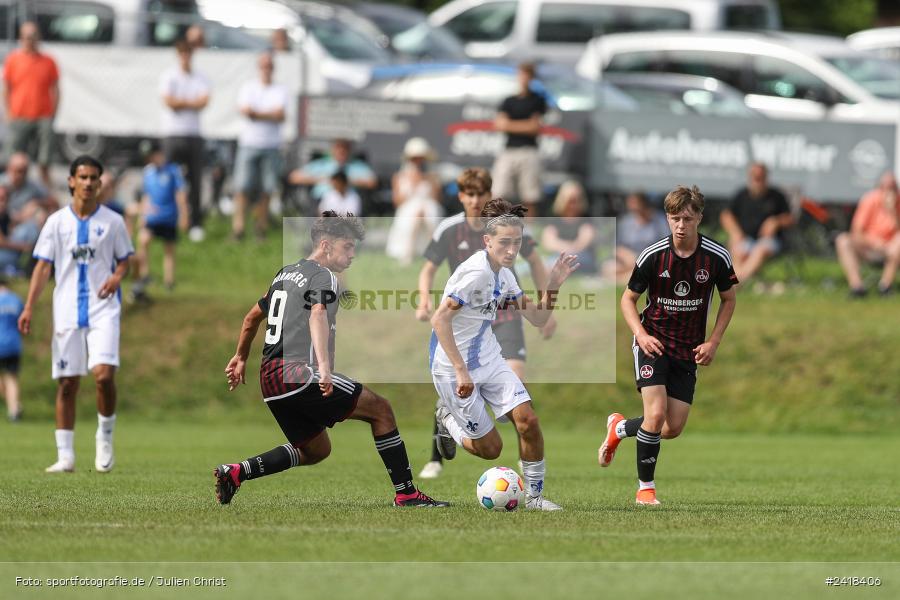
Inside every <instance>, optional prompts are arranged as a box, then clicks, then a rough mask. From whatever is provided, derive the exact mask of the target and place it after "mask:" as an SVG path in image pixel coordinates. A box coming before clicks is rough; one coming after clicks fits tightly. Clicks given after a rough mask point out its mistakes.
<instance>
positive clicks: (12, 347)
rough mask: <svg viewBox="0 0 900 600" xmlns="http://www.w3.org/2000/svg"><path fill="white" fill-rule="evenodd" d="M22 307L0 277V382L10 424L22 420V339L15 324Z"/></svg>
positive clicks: (20, 302) (20, 300)
mask: <svg viewBox="0 0 900 600" xmlns="http://www.w3.org/2000/svg"><path fill="white" fill-rule="evenodd" d="M23 307H24V305H23V304H22V299H21V298H19V297H18V296H17V295H16V293H15V292H13V291H12V290H11V289H9V288H8V287H7V281H6V279H5V278H3V277H0V381H2V382H3V392H4V395H5V396H6V414H7V415H8V416H9V420H10V421H12V422H15V421H18V420H19V419H21V418H22V406H21V405H20V404H19V355H20V354H21V353H22V338H21V336H20V335H19V328H18V324H17V323H18V320H19V315H20V314H22V308H23Z"/></svg>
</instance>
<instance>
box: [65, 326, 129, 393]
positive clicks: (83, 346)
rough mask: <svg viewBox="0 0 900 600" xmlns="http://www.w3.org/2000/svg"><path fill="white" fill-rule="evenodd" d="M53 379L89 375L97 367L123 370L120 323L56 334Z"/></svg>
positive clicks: (69, 330) (67, 330) (68, 330)
mask: <svg viewBox="0 0 900 600" xmlns="http://www.w3.org/2000/svg"><path fill="white" fill-rule="evenodd" d="M52 346H53V379H59V378H60V377H75V376H79V375H87V372H88V371H89V370H91V369H93V368H94V367H96V366H97V365H112V366H114V367H118V366H119V322H118V321H112V320H110V321H104V322H101V323H98V324H97V325H92V326H91V327H82V328H79V329H66V330H64V331H57V332H55V333H54V334H53V344H52Z"/></svg>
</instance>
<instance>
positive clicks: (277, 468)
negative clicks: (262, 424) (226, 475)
mask: <svg viewBox="0 0 900 600" xmlns="http://www.w3.org/2000/svg"><path fill="white" fill-rule="evenodd" d="M299 464H300V452H299V451H298V450H297V449H296V448H294V447H293V446H292V445H290V444H282V445H281V446H278V447H277V448H272V449H271V450H269V451H268V452H263V453H262V454H259V455H257V456H252V457H250V458H248V459H247V460H245V461H243V462H242V463H241V472H240V473H239V474H238V479H240V480H241V481H246V480H247V479H256V478H257V477H265V476H266V475H273V474H275V473H281V472H282V471H284V470H285V469H290V468H291V467H296V466H297V465H299Z"/></svg>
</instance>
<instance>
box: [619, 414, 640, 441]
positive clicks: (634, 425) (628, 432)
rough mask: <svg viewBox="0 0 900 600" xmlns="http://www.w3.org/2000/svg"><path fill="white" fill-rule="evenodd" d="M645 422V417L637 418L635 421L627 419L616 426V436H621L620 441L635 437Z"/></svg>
mask: <svg viewBox="0 0 900 600" xmlns="http://www.w3.org/2000/svg"><path fill="white" fill-rule="evenodd" d="M643 422H644V417H637V418H634V419H625V420H623V421H619V423H618V424H617V425H616V435H617V436H619V439H620V440H621V439H624V438H627V437H634V436H636V435H637V432H638V429H640V428H641V424H642V423H643Z"/></svg>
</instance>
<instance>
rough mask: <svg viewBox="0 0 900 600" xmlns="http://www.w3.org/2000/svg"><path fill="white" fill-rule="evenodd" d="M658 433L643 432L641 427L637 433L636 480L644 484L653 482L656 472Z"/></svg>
mask: <svg viewBox="0 0 900 600" xmlns="http://www.w3.org/2000/svg"><path fill="white" fill-rule="evenodd" d="M659 434H660V432H659V431H657V432H650V431H645V430H644V428H643V427H641V428H640V429H638V432H637V472H638V479H639V480H641V481H643V482H644V483H650V482H651V481H653V475H654V473H655V472H656V459H657V457H658V456H659V441H660V439H661V438H660V435H659Z"/></svg>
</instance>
